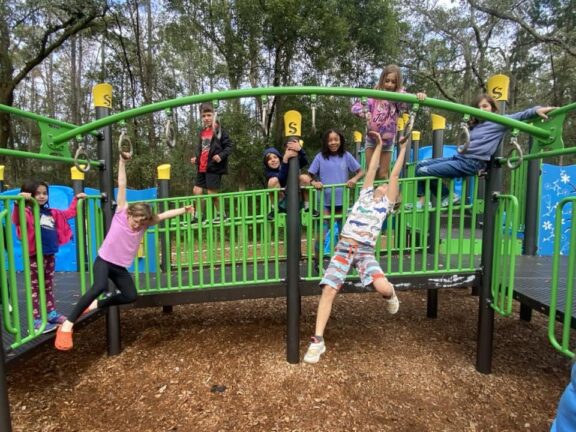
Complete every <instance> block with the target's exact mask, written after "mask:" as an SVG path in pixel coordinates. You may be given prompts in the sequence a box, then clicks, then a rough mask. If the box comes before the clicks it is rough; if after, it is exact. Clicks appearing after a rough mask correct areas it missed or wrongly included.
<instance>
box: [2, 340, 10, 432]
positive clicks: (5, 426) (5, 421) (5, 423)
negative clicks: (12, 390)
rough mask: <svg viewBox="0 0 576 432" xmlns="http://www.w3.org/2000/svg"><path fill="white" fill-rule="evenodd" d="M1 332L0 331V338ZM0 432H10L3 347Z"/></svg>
mask: <svg viewBox="0 0 576 432" xmlns="http://www.w3.org/2000/svg"><path fill="white" fill-rule="evenodd" d="M1 337H2V330H1V329H0V338H1ZM0 431H2V432H11V431H12V420H11V419H10V401H9V400H8V382H7V380H6V363H5V358H4V347H3V346H2V347H0Z"/></svg>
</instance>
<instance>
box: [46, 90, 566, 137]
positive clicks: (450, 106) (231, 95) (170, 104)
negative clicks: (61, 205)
mask: <svg viewBox="0 0 576 432" xmlns="http://www.w3.org/2000/svg"><path fill="white" fill-rule="evenodd" d="M280 95H284V96H288V95H294V96H297V95H317V96H318V95H326V96H344V97H349V98H353V97H372V98H378V99H387V100H393V101H398V102H407V103H412V104H415V103H419V104H420V105H424V106H429V107H433V108H439V109H444V110H448V111H454V112H458V113H461V114H470V115H472V116H474V117H477V118H480V119H484V120H489V121H493V122H495V123H500V124H503V125H505V126H507V127H510V128H515V129H518V130H519V131H522V132H525V133H528V134H530V135H533V136H534V137H536V138H539V139H540V140H549V141H554V134H553V133H551V132H550V131H547V130H544V129H541V128H538V127H536V126H533V125H530V124H527V123H524V122H521V121H518V120H513V119H510V118H508V117H504V116H501V115H499V114H493V113H489V112H486V111H482V110H480V109H478V108H473V107H470V106H466V105H461V104H456V103H454V102H448V101H444V100H440V99H433V98H426V99H425V100H424V101H419V100H418V99H417V98H416V96H415V95H413V94H409V93H398V92H388V91H382V90H372V89H359V88H346V87H262V88H249V89H240V90H226V91H222V92H215V93H208V94H202V95H194V96H185V97H182V98H178V99H170V100H167V101H162V102H156V103H153V104H149V105H144V106H141V107H138V108H133V109H131V110H128V111H124V112H121V113H117V114H113V115H111V116H108V117H105V118H102V119H100V120H96V121H93V122H90V123H86V124H84V125H82V126H79V127H77V128H76V129H74V130H71V131H68V132H65V133H63V134H60V135H58V136H57V137H54V143H56V144H59V143H62V142H64V141H68V140H70V139H71V138H73V137H75V136H78V135H85V134H87V133H90V132H92V131H94V130H96V129H100V128H102V127H104V126H108V125H111V124H113V123H117V122H119V121H122V120H127V119H130V118H133V117H138V116H141V115H145V114H149V113H152V112H156V111H162V110H165V109H169V108H175V107H179V106H184V105H193V104H198V103H202V102H212V101H214V100H226V99H238V98H247V97H257V96H280ZM568 107H571V108H569V109H576V104H573V105H569V106H568ZM555 113H556V111H554V112H552V113H549V116H554V115H555Z"/></svg>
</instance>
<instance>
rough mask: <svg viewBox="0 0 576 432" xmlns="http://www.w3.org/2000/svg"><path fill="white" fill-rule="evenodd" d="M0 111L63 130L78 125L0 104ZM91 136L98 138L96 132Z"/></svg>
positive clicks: (74, 127)
mask: <svg viewBox="0 0 576 432" xmlns="http://www.w3.org/2000/svg"><path fill="white" fill-rule="evenodd" d="M0 111H4V112H6V113H9V114H13V115H16V116H18V117H23V118H27V119H30V120H36V121H37V122H42V123H46V124H49V125H52V126H59V127H61V128H65V129H76V128H77V127H78V125H75V124H72V123H66V122H63V121H60V120H56V119H52V118H50V117H44V116H41V115H39V114H35V113H31V112H29V111H24V110H21V109H18V108H14V107H11V106H8V105H3V104H0ZM90 134H91V135H94V136H98V132H94V131H93V132H90Z"/></svg>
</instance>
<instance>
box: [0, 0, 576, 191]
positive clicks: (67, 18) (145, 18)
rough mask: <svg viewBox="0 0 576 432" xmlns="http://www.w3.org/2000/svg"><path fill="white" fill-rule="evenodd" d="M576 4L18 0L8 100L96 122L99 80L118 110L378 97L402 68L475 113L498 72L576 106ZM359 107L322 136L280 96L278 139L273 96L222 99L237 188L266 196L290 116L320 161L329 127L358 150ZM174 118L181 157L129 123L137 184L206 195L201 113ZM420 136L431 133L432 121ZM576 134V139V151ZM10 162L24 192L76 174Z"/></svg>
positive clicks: (153, 121) (27, 143)
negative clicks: (273, 89)
mask: <svg viewBox="0 0 576 432" xmlns="http://www.w3.org/2000/svg"><path fill="white" fill-rule="evenodd" d="M575 6H576V4H575V2H574V1H573V0H520V2H518V1H514V2H512V1H509V0H504V1H502V0H498V1H497V0H467V1H460V2H456V1H455V0H452V1H448V0H444V1H436V0H425V1H421V0H405V1H403V2H399V1H396V0H358V1H354V2H350V1H345V0H326V1H322V2H310V1H306V0H171V1H166V0H124V1H120V0H81V1H80V0H68V1H48V0H2V2H0V103H3V104H7V105H14V106H16V107H18V108H21V109H25V110H29V111H33V112H36V113H39V114H42V115H46V116H49V117H53V118H57V119H59V120H63V121H67V122H71V123H77V124H78V123H85V122H87V121H90V120H91V119H93V116H94V114H93V107H92V99H91V98H92V96H91V90H92V87H93V86H94V85H95V84H97V83H99V82H108V83H110V84H112V86H113V88H114V95H113V96H114V97H113V110H114V111H115V112H118V111H122V110H126V109H129V108H133V107H137V106H141V105H143V104H149V103H153V102H158V101H161V100H166V99H172V98H177V97H180V96H187V95H192V94H199V93H206V92H212V91H216V90H224V89H238V88H246V87H263V86H286V85H321V86H349V87H372V86H373V85H374V84H375V82H376V80H377V79H378V75H379V73H380V72H381V70H382V69H383V67H384V66H385V65H387V64H390V63H396V64H398V65H400V66H401V68H402V70H403V73H404V75H405V84H406V87H407V89H408V91H409V92H417V91H426V93H427V94H428V95H429V96H431V97H435V98H440V99H447V100H451V101H454V102H459V103H469V102H470V101H471V99H472V98H473V97H474V96H475V95H476V94H477V93H479V92H482V91H485V90H486V82H487V80H488V78H489V77H490V76H491V75H493V74H496V73H502V74H506V75H508V76H509V77H510V78H511V88H510V95H511V98H510V101H509V109H510V110H514V109H522V108H525V107H527V106H528V105H534V104H551V105H562V104H565V103H568V102H571V101H574V100H576V88H575V86H576V84H575V81H574V79H573V77H574V76H575V74H574V72H575V68H576V50H575V48H574V47H575V46H576V43H575V42H576V30H574V29H575V28H576V26H575V24H576V22H575V21H576V17H575V14H574V12H573V11H574V9H575ZM350 103H351V101H349V100H345V99H343V98H319V100H318V112H317V129H316V131H313V130H312V129H311V123H310V101H309V98H306V97H276V98H270V100H269V101H268V103H267V106H266V126H267V127H266V128H262V125H261V123H260V120H261V115H262V110H263V101H262V100H261V99H259V98H258V99H254V100H244V101H226V102H224V103H222V106H221V107H220V109H219V111H220V113H219V115H220V118H221V119H222V122H223V124H224V127H225V128H226V129H227V130H228V131H229V133H230V135H231V137H232V139H233V141H234V142H235V150H234V153H233V157H232V160H231V169H230V174H229V175H228V176H227V178H226V183H225V187H226V188H227V189H228V190H236V189H238V188H253V187H261V186H262V185H263V183H262V165H261V163H260V161H261V157H260V156H261V153H262V150H263V149H264V148H265V146H269V145H275V144H276V145H279V144H280V142H281V140H282V130H283V129H282V128H283V125H282V114H283V113H284V112H285V111H286V110H288V109H298V110H300V111H301V112H302V113H303V118H304V120H303V121H304V125H303V133H304V141H305V148H306V149H307V151H308V153H310V154H311V156H313V155H314V153H315V152H316V151H317V150H318V148H319V145H320V136H321V133H322V131H324V130H326V129H328V128H331V127H336V128H339V129H342V130H343V131H344V133H345V136H346V137H347V139H349V141H351V136H352V132H353V130H354V129H355V128H357V127H359V126H360V124H359V122H358V120H357V119H355V118H354V117H353V116H351V115H350ZM440 114H442V115H447V117H448V119H449V121H457V120H458V119H457V117H456V116H455V115H451V114H449V113H440ZM174 115H175V119H176V123H177V130H178V144H177V147H176V148H175V149H174V150H169V149H168V148H167V146H165V145H163V143H162V139H163V138H162V137H163V125H164V123H165V121H166V114H165V113H155V114H154V115H149V116H146V117H142V118H138V119H135V120H133V121H131V122H129V124H128V128H129V132H130V134H131V135H132V137H133V142H134V143H135V151H136V154H137V157H136V158H135V161H134V165H133V166H132V167H131V170H130V172H129V176H130V184H131V185H132V186H134V187H147V186H150V185H151V184H153V182H154V176H155V169H153V167H154V166H155V165H156V164H157V163H159V162H160V161H161V162H169V163H171V164H172V166H173V172H174V174H173V177H174V178H175V179H178V181H177V182H174V186H173V188H172V190H173V193H178V194H189V193H190V191H191V182H192V178H193V172H192V171H193V169H192V167H191V166H190V164H189V158H190V156H191V154H192V148H193V146H194V145H195V143H196V134H197V131H198V127H199V125H200V122H199V115H198V110H197V107H183V108H179V109H178V110H175V113H174ZM0 121H1V125H2V126H1V128H0V146H2V147H8V148H15V149H22V150H30V151H38V149H39V147H40V140H39V131H38V129H37V126H36V125H35V124H33V123H32V122H30V121H28V120H22V119H18V118H16V117H13V116H8V115H6V114H3V113H0ZM569 122H570V124H573V118H569ZM417 125H418V126H419V127H421V128H422V130H423V131H426V130H427V129H429V126H428V119H427V118H426V116H425V115H424V116H420V117H419V119H418V123H417ZM573 129H574V128H567V132H566V137H565V138H566V141H567V142H568V143H569V142H570V140H572V141H573V140H574V134H575V132H574V131H573ZM265 132H266V133H265ZM116 133H117V131H116ZM424 136H425V137H426V136H427V135H426V134H424ZM71 145H73V144H71ZM254 161H257V163H254ZM5 163H7V165H8V169H7V180H8V182H9V183H14V184H18V183H19V182H20V181H21V180H23V179H24V178H26V177H29V176H31V175H32V173H39V172H40V173H42V175H44V176H46V178H47V179H48V180H50V181H53V182H66V181H67V174H66V172H65V170H62V169H60V168H58V167H56V166H52V165H51V164H46V163H40V162H34V163H29V164H26V165H25V164H23V163H22V162H21V161H14V160H10V161H5ZM91 175H95V174H91ZM88 181H90V178H89V179H88Z"/></svg>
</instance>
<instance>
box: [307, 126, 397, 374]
mask: <svg viewBox="0 0 576 432" xmlns="http://www.w3.org/2000/svg"><path fill="white" fill-rule="evenodd" d="M369 134H370V136H371V138H373V139H374V140H375V141H376V148H375V149H374V155H373V157H372V160H371V161H370V166H369V167H368V172H367V174H366V177H365V180H364V185H363V187H362V191H361V192H360V196H359V197H358V201H356V203H355V204H354V206H353V207H352V211H351V212H350V215H349V216H348V218H347V219H346V223H345V224H344V228H342V234H341V237H340V241H339V242H338V244H337V245H336V248H335V253H334V256H333V257H332V259H331V261H330V264H329V265H328V268H327V269H326V272H325V273H324V277H323V278H322V280H321V281H320V286H322V296H321V297H320V302H319V303H318V313H317V316H316V330H315V332H314V336H312V341H311V342H310V345H309V346H308V351H307V352H306V355H305V356H304V361H305V362H306V363H317V362H318V361H319V360H320V356H321V355H322V354H323V353H324V352H325V351H326V346H325V344H324V330H325V328H326V324H327V322H328V319H329V318H330V312H331V311H332V303H334V299H335V298H336V294H338V291H339V290H340V288H341V287H342V284H343V283H344V280H345V278H346V275H347V274H348V271H349V270H350V266H352V265H354V266H355V267H356V268H357V269H358V272H359V273H360V279H361V281H362V285H364V286H369V285H373V286H374V289H375V290H376V291H377V292H378V293H379V294H381V295H382V296H383V297H384V299H385V302H386V309H387V310H388V312H389V313H391V314H395V313H396V312H398V308H399V307H400V302H399V301H398V297H396V293H395V292H394V286H393V285H392V284H391V283H390V282H388V279H386V276H384V272H383V271H382V268H381V267H380V264H379V263H378V261H377V260H376V257H375V255H374V248H375V246H376V241H377V240H378V238H379V237H380V230H381V228H382V224H383V223H384V220H385V219H386V216H388V215H389V214H390V212H391V211H392V210H393V208H394V205H395V203H396V200H397V199H398V196H399V177H400V171H401V170H402V165H403V163H404V156H405V154H406V146H405V145H404V143H405V139H403V140H401V149H400V151H399V153H398V159H396V163H395V164H394V168H393V169H392V174H391V176H390V181H389V184H388V185H382V186H379V187H377V188H376V189H375V188H374V186H373V185H374V178H375V177H376V171H377V170H378V163H379V161H380V152H381V151H382V138H381V137H380V135H379V134H378V133H377V132H369Z"/></svg>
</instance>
